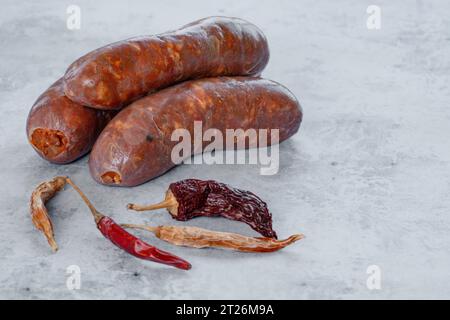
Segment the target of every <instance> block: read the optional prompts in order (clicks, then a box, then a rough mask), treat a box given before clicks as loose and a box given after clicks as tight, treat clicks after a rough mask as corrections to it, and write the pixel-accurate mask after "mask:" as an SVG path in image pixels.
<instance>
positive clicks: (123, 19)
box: [0, 0, 450, 299]
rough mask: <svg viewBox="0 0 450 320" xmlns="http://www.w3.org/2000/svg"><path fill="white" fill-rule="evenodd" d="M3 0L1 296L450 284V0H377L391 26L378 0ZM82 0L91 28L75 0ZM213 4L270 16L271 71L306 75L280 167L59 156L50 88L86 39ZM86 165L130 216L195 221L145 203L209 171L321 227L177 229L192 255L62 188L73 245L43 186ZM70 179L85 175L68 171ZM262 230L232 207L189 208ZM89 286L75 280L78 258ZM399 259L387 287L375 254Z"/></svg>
mask: <svg viewBox="0 0 450 320" xmlns="http://www.w3.org/2000/svg"><path fill="white" fill-rule="evenodd" d="M110 2H111V1H95V2H93V1H90V2H88V1H45V3H41V2H38V1H35V2H31V1H29V2H23V3H20V4H19V3H17V1H10V0H3V1H2V5H1V8H2V9H1V10H0V30H1V31H0V48H1V49H0V61H1V62H0V96H1V99H0V110H1V112H2V116H1V118H0V119H1V120H0V152H1V157H0V172H1V173H0V174H1V181H2V183H1V184H0V195H1V196H0V207H1V210H0V212H1V213H0V214H1V223H0V298H13V299H17V298H26V299H34V298H43V299H47V298H56V299H62V298H68V299H72V298H74V299H82V298H86V299H101V298H112V299H134V298H138V299H178V298H193V299H197V298H202V299H216V298H218V299H221V298H226V299H234V298H237V299H264V298H267V299H320V298H324V299H350V298H357V299H363V298H369V299H381V298H388V299H390V298H438V299H440V298H447V299H448V298H450V287H449V285H448V284H449V281H450V273H449V269H450V235H449V228H450V214H449V213H450V212H449V208H450V197H449V195H450V148H449V137H450V125H449V122H450V109H449V99H450V89H449V82H450V77H449V75H450V60H449V59H448V57H449V56H450V20H449V19H448V17H449V16H450V4H449V3H448V1H445V0H442V1H437V0H436V1H419V0H417V1H381V0H379V1H377V3H376V4H377V5H379V6H380V7H381V19H382V20H381V23H382V24H381V29H380V30H368V29H367V27H366V19H367V17H368V14H367V13H366V9H367V6H368V5H370V4H372V3H370V2H368V1H357V0H345V1H312V0H311V1H277V2H276V4H275V2H273V1H260V0H258V1H256V0H254V1H240V0H238V1H221V2H218V1H164V2H163V1H133V4H129V3H128V2H126V1H122V2H114V4H110ZM70 4H77V5H79V6H80V8H81V14H82V15H81V19H82V20H81V29H80V30H77V31H71V30H68V29H67V28H66V18H67V14H66V8H67V6H68V5H70ZM210 15H226V16H238V17H242V18H245V19H248V20H250V21H252V22H254V23H255V24H257V25H258V26H260V28H261V29H262V30H263V31H264V32H265V33H266V35H267V37H268V39H269V43H270V47H271V60H270V62H269V65H268V67H267V69H266V70H265V72H264V76H265V77H267V78H270V79H273V80H276V81H279V82H281V83H283V84H284V85H286V86H287V87H289V88H290V89H291V90H292V91H293V92H294V93H295V94H296V95H297V96H298V98H299V100H300V101H301V103H302V105H303V108H304V111H305V117H304V122H303V124H302V127H301V129H300V132H299V133H298V134H297V135H296V136H294V137H293V138H292V139H290V140H289V141H287V142H285V143H283V144H282V145H281V147H280V153H281V154H280V158H281V159H280V160H281V168H280V172H279V173H278V174H277V175H275V176H261V175H259V170H258V168H257V167H255V166H248V165H247V166H246V165H240V166H225V165H222V166H221V165H217V166H208V165H185V166H180V167H178V168H176V169H175V170H172V171H170V172H169V173H167V174H166V175H164V176H162V177H160V178H158V179H155V180H153V181H151V182H149V183H147V184H144V185H142V186H139V187H136V188H128V189H126V188H108V187H104V186H101V185H99V184H96V183H95V182H94V181H93V180H92V179H91V177H90V176H89V172H88V168H87V166H86V164H87V157H85V158H83V159H80V160H79V161H77V162H75V163H72V164H70V165H64V166H57V165H52V164H49V163H47V162H45V161H44V160H42V159H40V158H39V157H38V156H37V155H36V154H35V152H34V151H33V150H32V148H31V147H30V146H29V145H28V144H27V141H26V137H25V120H26V117H27V113H28V110H29V108H30V107H31V105H32V104H33V102H34V101H35V99H36V98H37V96H38V95H39V94H40V93H41V92H42V91H44V90H45V89H46V88H47V87H48V86H49V85H50V84H51V83H52V82H53V81H54V80H56V79H57V78H58V77H60V76H61V75H62V74H63V72H64V71H65V69H66V67H67V66H68V64H69V63H71V62H72V61H73V60H75V59H76V58H77V57H79V56H80V55H82V54H84V53H86V52H88V51H90V50H92V49H94V48H97V47H99V46H102V45H104V44H107V43H109V42H112V41H116V40H119V39H124V38H127V37H131V36H134V35H140V34H152V33H159V32H162V31H166V30H171V29H174V28H177V27H179V26H181V25H183V24H185V23H188V22H190V21H193V20H196V19H198V18H201V17H205V16H210ZM60 174H64V175H70V176H71V177H72V178H73V179H74V180H75V181H76V182H78V184H79V185H80V186H81V187H82V188H83V189H84V190H85V191H86V192H87V193H88V194H89V195H90V197H91V199H92V201H93V202H94V203H95V204H96V205H97V206H98V208H99V209H100V210H101V211H103V212H105V213H108V214H109V215H111V216H112V217H113V218H114V219H116V220H117V221H121V222H125V221H128V222H134V223H152V224H182V223H180V222H176V221H173V220H172V219H171V218H170V217H169V215H168V214H167V213H166V212H165V211H162V210H161V211H157V212H155V213H153V214H150V213H148V214H134V213H132V212H129V211H127V210H126V209H125V205H126V203H128V202H130V201H135V202H155V201H157V200H159V199H161V197H162V195H163V192H164V191H165V189H166V187H167V186H168V184H169V183H170V182H171V181H175V180H179V179H183V178H188V177H197V178H205V179H206V178H208V179H216V180H221V181H225V182H227V183H229V184H232V185H234V186H236V187H240V188H243V189H249V190H252V191H254V192H255V193H256V194H258V195H260V196H261V197H262V198H263V199H265V200H266V201H267V202H268V204H269V206H270V208H271V211H272V212H273V215H274V227H275V229H276V230H277V231H278V233H279V235H280V236H281V237H285V236H288V235H290V234H292V233H296V232H303V233H304V234H305V235H306V239H304V240H302V241H301V242H299V243H298V244H295V245H293V246H291V247H288V248H286V249H285V250H282V251H280V252H278V253H273V254H268V255H256V254H243V253H236V252H224V251H220V250H208V249H206V250H196V249H188V248H181V247H173V246H170V245H169V244H166V243H164V242H162V241H159V240H157V239H154V238H153V237H151V236H148V237H147V235H145V233H139V235H140V236H143V237H145V238H146V239H148V240H149V241H150V242H151V243H153V244H155V245H158V246H160V247H161V248H163V249H166V250H170V251H172V252H174V253H176V254H178V255H180V256H183V257H184V258H186V259H188V260H189V261H191V262H192V264H193V266H194V267H193V269H192V270H191V271H189V272H184V271H181V270H176V269H173V268H170V267H166V266H162V265H157V264H154V263H150V262H145V261H140V260H138V259H135V258H133V257H130V256H128V255H127V254H125V253H123V252H121V251H120V250H118V249H116V248H114V247H113V246H112V245H111V244H110V243H109V242H108V241H106V240H104V239H103V238H102V236H101V235H100V233H99V232H98V231H97V230H96V229H95V227H94V225H93V222H92V218H91V216H90V214H89V212H88V211H87V209H86V207H85V206H84V205H83V204H82V203H81V202H80V200H79V198H78V197H77V195H76V194H75V193H74V192H72V191H70V190H67V191H65V192H64V193H63V194H60V195H59V196H58V197H56V198H55V199H54V200H53V201H52V202H51V204H50V205H49V208H50V210H51V211H52V216H53V218H54V224H55V229H56V239H57V241H58V243H59V245H60V251H59V252H58V253H56V254H52V253H51V252H50V250H49V247H48V246H47V243H46V241H45V240H44V238H43V237H42V235H41V234H39V233H38V232H36V230H35V229H34V228H33V226H32V224H31V221H30V217H29V212H28V200H29V196H30V192H31V190H32V189H33V188H34V186H35V185H37V184H38V183H39V182H41V181H43V180H45V179H48V178H51V177H53V176H55V175H60ZM67 189H69V188H67ZM188 224H189V225H197V226H201V227H206V228H212V229H216V230H233V231H236V232H242V233H244V234H248V235H254V233H253V232H252V230H251V229H250V228H248V227H247V226H246V225H242V224H239V223H235V222H231V221H226V220H224V219H207V218H200V219H196V220H192V221H190V222H188ZM70 265H77V266H79V267H80V269H81V288H80V289H79V290H69V289H68V288H67V286H66V280H67V277H68V274H67V273H66V271H67V267H68V266H70ZM370 265H377V266H378V267H379V269H380V271H381V289H380V290H369V289H368V287H367V285H366V281H367V278H368V276H369V275H368V274H367V273H366V271H367V268H368V266H370Z"/></svg>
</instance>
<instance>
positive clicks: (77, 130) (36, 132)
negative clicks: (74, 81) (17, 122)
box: [26, 79, 116, 164]
mask: <svg viewBox="0 0 450 320" xmlns="http://www.w3.org/2000/svg"><path fill="white" fill-rule="evenodd" d="M115 113H116V112H115V111H102V110H95V109H91V108H87V107H83V106H81V105H79V104H77V103H75V102H73V101H71V100H70V99H68V98H67V97H66V96H65V95H64V89H63V81H62V79H59V80H58V81H56V82H55V83H54V84H53V85H52V86H50V88H48V89H47V90H46V91H45V92H44V93H43V94H42V95H40V96H39V98H38V99H37V100H36V102H35V103H34V105H33V107H32V108H31V110H30V113H29V115H28V119H27V126H26V130H27V137H28V141H29V142H30V144H31V145H32V147H33V148H34V150H36V152H37V153H38V154H39V155H40V156H41V157H42V158H44V159H46V160H48V161H50V162H53V163H59V164H64V163H69V162H72V161H74V160H76V159H78V158H79V157H81V156H83V155H85V154H86V153H87V152H89V150H90V149H91V148H92V145H93V144H94V142H95V139H96V138H97V137H98V135H99V134H100V132H101V130H102V129H103V128H104V127H105V125H106V123H108V121H109V120H111V118H112V117H113V115H114V114H115Z"/></svg>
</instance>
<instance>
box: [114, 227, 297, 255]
mask: <svg viewBox="0 0 450 320" xmlns="http://www.w3.org/2000/svg"><path fill="white" fill-rule="evenodd" d="M121 226H122V227H124V228H135V229H142V230H147V231H150V232H153V233H154V234H155V236H156V237H157V238H159V239H161V240H164V241H167V242H169V243H172V244H175V245H177V246H186V247H192V248H208V247H215V248H224V249H232V250H237V251H242V252H273V251H278V250H280V249H283V248H284V247H286V246H288V245H290V244H292V243H294V242H296V241H297V240H300V239H303V238H304V236H303V235H302V234H294V235H292V236H290V237H289V238H287V239H285V240H275V239H273V238H252V237H246V236H243V235H240V234H236V233H229V232H219V231H211V230H207V229H202V228H197V227H178V226H158V227H152V226H145V225H136V224H122V225H121Z"/></svg>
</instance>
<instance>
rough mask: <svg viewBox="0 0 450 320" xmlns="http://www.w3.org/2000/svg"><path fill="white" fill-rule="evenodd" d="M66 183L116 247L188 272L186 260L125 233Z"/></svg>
mask: <svg viewBox="0 0 450 320" xmlns="http://www.w3.org/2000/svg"><path fill="white" fill-rule="evenodd" d="M67 183H69V184H70V185H71V186H72V187H73V188H74V189H75V190H76V191H77V192H78V194H79V195H80V196H81V198H82V199H83V201H84V202H85V203H86V205H87V206H88V207H89V209H90V210H91V212H92V215H93V216H94V219H95V222H96V224H97V228H98V229H99V230H100V232H101V233H102V234H103V235H104V236H105V237H106V238H108V239H109V240H110V241H111V242H112V243H114V244H115V245H116V246H117V247H119V248H121V249H122V250H125V251H126V252H128V253H129V254H131V255H133V256H135V257H137V258H140V259H144V260H150V261H154V262H158V263H163V264H167V265H170V266H173V267H176V268H179V269H183V270H189V269H190V268H191V267H192V266H191V264H190V263H189V262H187V261H186V260H183V259H181V258H179V257H177V256H175V255H173V254H171V253H169V252H166V251H163V250H160V249H158V248H156V247H154V246H152V245H150V244H148V243H146V242H144V241H142V240H141V239H139V238H137V237H135V236H133V235H132V234H131V233H129V232H127V231H125V229H123V228H122V227H121V226H120V225H118V224H117V223H116V222H114V220H113V219H111V218H110V217H107V216H105V215H103V214H101V213H100V212H98V211H97V209H96V208H95V207H94V206H93V205H92V203H91V202H90V201H89V199H88V198H87V197H86V196H85V195H84V193H83V192H82V191H81V190H80V188H78V186H77V185H76V184H75V183H73V181H72V180H70V179H69V178H67Z"/></svg>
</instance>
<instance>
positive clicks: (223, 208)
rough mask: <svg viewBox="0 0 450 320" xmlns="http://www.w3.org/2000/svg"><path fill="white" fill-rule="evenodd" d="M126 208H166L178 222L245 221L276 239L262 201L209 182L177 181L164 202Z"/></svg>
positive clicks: (250, 193)
mask: <svg viewBox="0 0 450 320" xmlns="http://www.w3.org/2000/svg"><path fill="white" fill-rule="evenodd" d="M127 207H128V209H132V210H136V211H145V210H154V209H160V208H167V210H168V211H169V212H170V214H171V215H172V217H173V218H174V219H177V220H181V221H186V220H189V219H192V218H195V217H199V216H207V217H213V216H222V217H225V218H227V219H231V220H236V221H241V222H245V223H246V224H248V225H249V226H250V227H251V228H252V229H254V230H255V231H257V232H259V233H260V234H261V235H263V236H264V237H267V238H274V239H277V234H276V233H275V231H274V230H273V229H272V215H271V213H270V212H269V210H268V209H267V204H266V203H265V202H264V201H262V200H261V199H260V198H259V197H257V196H256V195H255V194H253V193H252V192H250V191H244V190H240V189H236V188H232V187H230V186H228V185H226V184H224V183H220V182H217V181H213V180H207V181H204V180H197V179H186V180H181V181H178V182H175V183H172V184H170V186H169V189H168V190H167V192H166V198H165V200H164V201H162V202H160V203H158V204H154V205H149V206H140V205H136V204H131V203H130V204H128V206H127Z"/></svg>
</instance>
